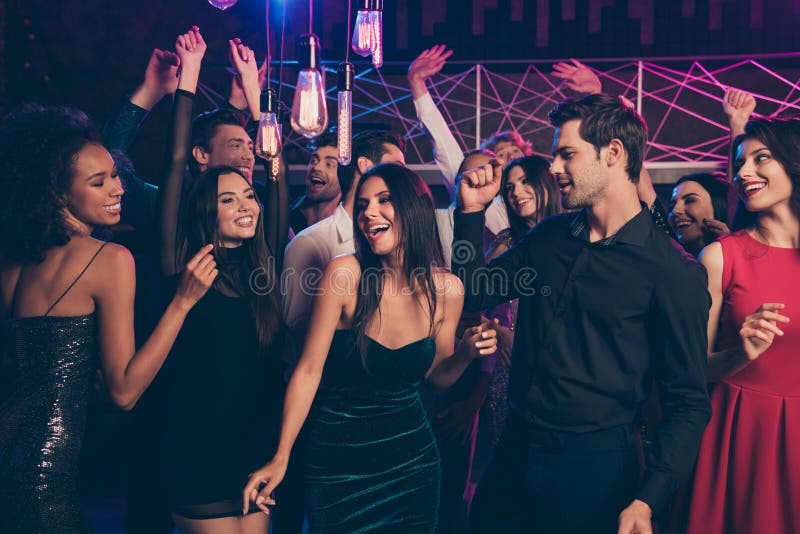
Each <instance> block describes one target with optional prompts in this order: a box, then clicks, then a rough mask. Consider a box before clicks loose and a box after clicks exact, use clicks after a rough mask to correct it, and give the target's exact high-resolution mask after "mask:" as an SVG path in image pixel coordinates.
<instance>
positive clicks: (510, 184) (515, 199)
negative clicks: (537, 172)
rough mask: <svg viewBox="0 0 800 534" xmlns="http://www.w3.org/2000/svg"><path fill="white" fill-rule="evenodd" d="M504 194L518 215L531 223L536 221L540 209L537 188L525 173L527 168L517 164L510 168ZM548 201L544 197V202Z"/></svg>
mask: <svg viewBox="0 0 800 534" xmlns="http://www.w3.org/2000/svg"><path fill="white" fill-rule="evenodd" d="M503 194H504V195H505V197H506V202H507V203H508V205H509V206H511V209H513V210H514V212H515V213H516V214H517V215H519V216H520V217H522V218H524V219H526V221H530V223H531V224H533V223H535V222H536V215H537V209H538V202H537V198H536V190H535V189H534V187H533V185H532V184H531V183H530V181H529V179H528V177H527V176H526V175H525V169H523V168H522V167H520V166H519V165H515V166H513V167H511V168H510V169H509V170H508V179H507V180H506V183H505V187H504V190H503ZM546 203H547V198H545V199H543V202H542V204H546Z"/></svg>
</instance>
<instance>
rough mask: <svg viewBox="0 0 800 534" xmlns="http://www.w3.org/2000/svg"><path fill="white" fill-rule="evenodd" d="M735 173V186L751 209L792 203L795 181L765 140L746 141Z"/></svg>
mask: <svg viewBox="0 0 800 534" xmlns="http://www.w3.org/2000/svg"><path fill="white" fill-rule="evenodd" d="M734 172H735V173H736V175H735V177H734V179H733V186H734V187H735V188H736V193H737V194H738V195H739V198H740V199H742V202H744V206H745V208H747V211H752V212H761V211H766V210H770V209H774V208H775V207H777V206H779V205H781V204H786V205H788V204H789V200H790V198H791V196H792V181H791V179H790V178H789V175H788V174H787V172H786V169H784V167H783V165H781V163H780V162H779V161H778V160H777V159H775V158H774V157H773V156H772V153H771V152H770V150H769V148H767V147H766V145H764V143H762V142H761V141H759V140H757V139H745V140H744V141H742V143H741V144H740V145H739V148H738V150H737V151H736V160H735V161H734Z"/></svg>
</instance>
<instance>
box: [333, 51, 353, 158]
mask: <svg viewBox="0 0 800 534" xmlns="http://www.w3.org/2000/svg"><path fill="white" fill-rule="evenodd" d="M354 74H355V69H354V68H353V64H352V63H348V62H344V63H342V64H341V65H339V72H338V75H339V76H338V80H337V83H336V85H337V88H338V89H339V107H338V111H339V118H338V121H337V128H336V146H337V147H338V151H339V154H338V159H339V163H340V164H341V165H347V164H348V163H350V158H351V155H352V141H351V132H352V125H353V77H354V76H353V75H354Z"/></svg>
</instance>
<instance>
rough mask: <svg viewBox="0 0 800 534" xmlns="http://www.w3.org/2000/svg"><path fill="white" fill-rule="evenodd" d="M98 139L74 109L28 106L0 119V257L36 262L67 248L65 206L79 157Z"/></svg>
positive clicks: (67, 232) (85, 118)
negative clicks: (54, 251)
mask: <svg viewBox="0 0 800 534" xmlns="http://www.w3.org/2000/svg"><path fill="white" fill-rule="evenodd" d="M89 144H98V145H99V144H100V136H99V134H98V133H97V131H96V130H95V128H94V125H93V124H92V122H91V121H90V120H89V118H88V117H87V116H86V114H85V113H84V112H82V111H80V110H78V109H75V108H67V107H55V106H42V105H39V104H28V105H26V106H24V107H21V108H19V109H17V110H15V111H12V112H10V113H9V114H8V115H6V116H5V117H3V119H2V121H0V191H2V193H1V194H0V228H2V231H0V255H2V256H3V258H4V261H5V262H8V263H30V262H40V261H42V260H43V259H44V253H45V252H46V251H47V250H48V249H50V248H53V247H58V246H62V245H65V244H67V242H68V241H69V240H70V236H71V235H72V234H73V230H72V228H71V227H70V225H69V224H68V223H67V219H66V215H65V213H64V208H66V206H67V203H66V195H67V193H68V192H69V190H70V187H71V186H72V181H73V178H74V165H75V159H76V157H77V155H78V153H79V152H80V151H81V150H82V149H83V148H84V147H85V146H86V145H89Z"/></svg>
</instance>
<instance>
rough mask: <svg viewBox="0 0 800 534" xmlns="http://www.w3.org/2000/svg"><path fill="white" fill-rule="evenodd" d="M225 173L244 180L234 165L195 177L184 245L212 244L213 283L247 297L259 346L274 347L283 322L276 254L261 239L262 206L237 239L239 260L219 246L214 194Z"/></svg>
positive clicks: (277, 348)
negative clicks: (248, 233) (252, 226)
mask: <svg viewBox="0 0 800 534" xmlns="http://www.w3.org/2000/svg"><path fill="white" fill-rule="evenodd" d="M224 174H235V175H237V176H240V177H241V178H242V180H243V181H244V182H245V183H247V179H246V178H245V177H244V175H243V174H242V173H241V171H239V169H236V168H234V167H225V166H221V167H212V168H210V169H208V170H206V171H205V172H204V173H202V174H201V175H200V176H198V178H197V179H196V181H195V183H194V185H193V187H192V189H191V191H190V193H189V196H188V197H187V201H186V204H185V206H186V211H185V212H184V223H183V227H184V228H185V229H186V243H187V246H188V250H189V251H190V252H191V251H195V250H198V249H199V248H200V247H202V246H204V245H207V244H213V245H214V251H213V253H214V257H215V259H216V260H217V264H218V266H219V275H218V276H217V278H216V280H214V287H215V288H217V289H222V290H223V291H227V292H233V293H234V294H236V295H238V296H241V297H246V298H247V299H248V300H249V301H250V309H251V310H252V312H253V318H254V321H255V325H256V331H257V332H258V342H259V346H260V347H261V349H264V350H266V349H268V348H270V347H273V348H276V350H279V347H275V345H273V343H275V342H282V340H283V335H282V334H283V321H282V316H281V304H280V298H279V286H278V277H277V275H276V273H275V254H274V253H273V252H272V251H270V250H269V247H268V245H267V242H266V239H264V208H263V206H262V208H261V210H260V211H259V214H258V219H257V222H256V233H255V236H253V238H252V239H247V240H245V241H244V242H243V243H242V247H243V248H244V253H243V254H242V256H243V257H242V261H241V264H240V265H236V262H235V261H232V260H233V258H232V256H233V253H232V251H231V250H228V249H226V248H225V247H221V246H219V244H220V242H221V239H220V235H219V226H218V224H217V217H218V211H217V196H218V195H217V193H218V190H219V189H218V188H219V178H220V176H222V175H224ZM253 194H255V191H253ZM256 198H257V197H256ZM254 282H255V283H254Z"/></svg>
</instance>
